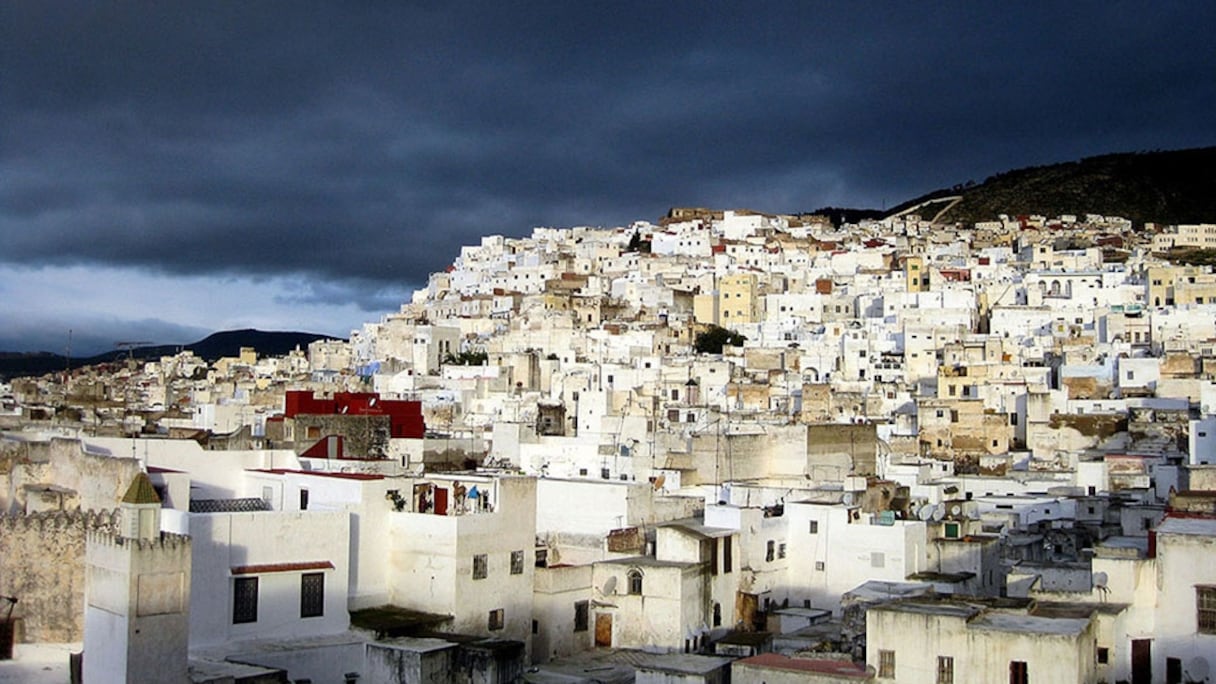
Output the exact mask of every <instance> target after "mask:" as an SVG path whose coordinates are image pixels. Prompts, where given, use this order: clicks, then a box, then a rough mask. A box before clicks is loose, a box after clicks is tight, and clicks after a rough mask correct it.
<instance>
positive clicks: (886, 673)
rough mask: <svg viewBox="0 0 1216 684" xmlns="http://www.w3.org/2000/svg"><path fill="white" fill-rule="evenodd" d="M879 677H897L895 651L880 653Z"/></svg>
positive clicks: (882, 651)
mask: <svg viewBox="0 0 1216 684" xmlns="http://www.w3.org/2000/svg"><path fill="white" fill-rule="evenodd" d="M878 676H879V677H883V678H885V679H893V678H894V677H895V651H885V650H880V651H879V652H878Z"/></svg>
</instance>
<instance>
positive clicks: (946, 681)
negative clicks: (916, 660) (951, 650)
mask: <svg viewBox="0 0 1216 684" xmlns="http://www.w3.org/2000/svg"><path fill="white" fill-rule="evenodd" d="M937 684H954V658H953V657H952V656H938V657H937Z"/></svg>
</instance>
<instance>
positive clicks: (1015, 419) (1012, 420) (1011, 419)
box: [1009, 413, 1018, 425]
mask: <svg viewBox="0 0 1216 684" xmlns="http://www.w3.org/2000/svg"><path fill="white" fill-rule="evenodd" d="M1009 424H1010V425H1017V424H1018V414H1016V413H1010V414H1009Z"/></svg>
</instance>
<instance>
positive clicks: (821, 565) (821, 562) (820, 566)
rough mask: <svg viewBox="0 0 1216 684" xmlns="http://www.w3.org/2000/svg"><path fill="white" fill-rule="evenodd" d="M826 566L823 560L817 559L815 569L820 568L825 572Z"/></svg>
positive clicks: (819, 569)
mask: <svg viewBox="0 0 1216 684" xmlns="http://www.w3.org/2000/svg"><path fill="white" fill-rule="evenodd" d="M824 567H825V566H824V564H823V561H815V569H816V570H818V571H819V572H823V569H824Z"/></svg>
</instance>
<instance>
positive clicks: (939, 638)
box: [866, 607, 1097, 684]
mask: <svg viewBox="0 0 1216 684" xmlns="http://www.w3.org/2000/svg"><path fill="white" fill-rule="evenodd" d="M979 619H980V618H973V619H972V620H971V621H968V620H966V619H964V618H963V617H956V616H953V615H941V614H935V613H934V612H931V611H930V612H916V611H904V610H893V609H885V608H881V607H877V608H870V609H869V610H868V611H867V612H866V664H867V665H869V666H870V667H873V668H874V669H875V671H876V672H880V671H879V665H880V655H879V652H880V651H884V650H889V651H893V652H894V653H895V676H894V677H893V678H884V677H881V676H879V677H877V678H876V679H875V681H876V682H892V681H898V682H900V684H904V683H910V684H921V683H923V684H934V683H935V682H937V681H938V680H937V658H938V656H948V657H952V658H953V659H954V677H955V681H968V682H1003V681H1009V668H1010V662H1012V661H1020V662H1024V663H1026V665H1027V671H1028V673H1029V679H1030V681H1032V682H1043V683H1045V684H1077V683H1078V682H1084V683H1090V682H1096V681H1097V676H1096V672H1095V665H1094V648H1095V627H1094V625H1093V623H1092V622H1086V621H1084V620H1048V619H1045V618H1024V619H1022V620H1021V622H1019V623H1017V624H1013V625H1011V629H1001V630H995V629H987V628H982V627H978V626H977V621H978V620H979ZM1057 623H1069V624H1067V625H1063V626H1062V629H1061V631H1059V632H1055V631H1053V630H1054V629H1055V628H1056V627H1055V625H1056V624H1057ZM1076 623H1080V624H1082V625H1083V627H1081V629H1080V631H1079V632H1078V633H1071V632H1070V631H1069V630H1071V629H1072V628H1074V627H1075V626H1076ZM880 674H881V673H880Z"/></svg>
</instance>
